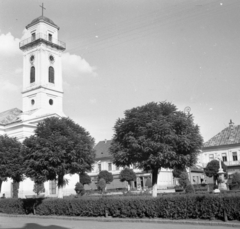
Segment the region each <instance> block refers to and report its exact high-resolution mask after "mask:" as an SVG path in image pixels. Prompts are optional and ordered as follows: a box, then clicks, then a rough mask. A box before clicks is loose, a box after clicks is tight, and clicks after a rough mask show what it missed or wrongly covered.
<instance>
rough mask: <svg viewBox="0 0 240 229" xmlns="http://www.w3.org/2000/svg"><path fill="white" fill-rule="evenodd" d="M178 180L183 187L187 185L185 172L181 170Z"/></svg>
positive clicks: (187, 180)
mask: <svg viewBox="0 0 240 229" xmlns="http://www.w3.org/2000/svg"><path fill="white" fill-rule="evenodd" d="M178 182H179V184H180V186H182V187H183V188H184V189H185V188H186V187H187V185H189V184H190V181H189V179H188V174H187V172H182V173H181V174H180V178H179V181H178Z"/></svg>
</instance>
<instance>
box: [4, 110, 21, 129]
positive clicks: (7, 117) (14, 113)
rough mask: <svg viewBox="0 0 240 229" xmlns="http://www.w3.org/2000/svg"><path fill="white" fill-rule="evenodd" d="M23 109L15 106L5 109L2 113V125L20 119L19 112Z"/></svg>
mask: <svg viewBox="0 0 240 229" xmlns="http://www.w3.org/2000/svg"><path fill="white" fill-rule="evenodd" d="M21 113H22V111H21V110H19V109H18V108H13V109H10V110H7V111H3V112H1V113H0V125H7V124H10V123H13V122H16V121H18V120H19V114H21Z"/></svg>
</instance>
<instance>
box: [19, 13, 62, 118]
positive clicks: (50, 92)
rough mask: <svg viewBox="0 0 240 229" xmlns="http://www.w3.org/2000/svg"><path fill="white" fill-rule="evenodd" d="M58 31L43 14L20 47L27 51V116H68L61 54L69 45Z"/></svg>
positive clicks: (24, 92) (25, 69)
mask: <svg viewBox="0 0 240 229" xmlns="http://www.w3.org/2000/svg"><path fill="white" fill-rule="evenodd" d="M58 31H59V27H58V26H57V25H56V24H55V23H54V22H53V21H52V20H51V19H49V18H47V17H45V16H43V13H42V16H40V17H38V18H36V19H34V20H33V21H32V22H31V23H30V24H28V25H27V26H26V33H25V35H24V38H23V39H22V40H21V42H20V44H19V47H20V49H21V50H22V51H23V90H22V103H23V105H22V111H23V114H27V113H36V115H37V116H44V115H49V114H58V115H59V116H65V115H64V113H63V105H62V104H63V88H62V64H61V55H62V53H63V51H64V50H65V49H66V45H65V43H64V42H61V41H59V40H58Z"/></svg>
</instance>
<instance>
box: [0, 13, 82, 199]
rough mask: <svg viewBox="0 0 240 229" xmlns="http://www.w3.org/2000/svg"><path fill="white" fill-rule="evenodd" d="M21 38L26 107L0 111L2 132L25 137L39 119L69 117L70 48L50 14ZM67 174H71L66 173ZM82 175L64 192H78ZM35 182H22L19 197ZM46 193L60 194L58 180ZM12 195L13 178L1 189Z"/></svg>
mask: <svg viewBox="0 0 240 229" xmlns="http://www.w3.org/2000/svg"><path fill="white" fill-rule="evenodd" d="M26 30H27V32H26V33H25V35H24V38H23V39H22V40H21V41H20V44H19V48H20V49H21V50H22V52H23V85H22V110H20V109H18V108H13V109H10V110H7V111H4V112H1V113H0V135H4V134H7V135H8V136H10V137H16V138H17V139H18V140H19V141H21V142H22V141H23V140H24V139H25V138H26V137H29V136H31V135H32V134H34V130H35V129H36V126H37V124H38V122H40V121H41V120H43V119H45V118H49V117H52V116H55V117H65V114H64V112H63V87H62V85H63V83H62V64H61V55H62V53H63V52H64V50H65V49H66V45H65V43H64V42H61V41H59V40H58V31H59V27H58V26H57V25H56V24H55V23H54V22H53V21H52V20H50V19H49V18H47V17H45V16H40V17H38V18H36V19H34V20H33V21H32V22H31V23H30V24H28V25H27V26H26ZM66 178H67V177H66ZM78 181H79V176H78V175H73V176H71V179H69V184H68V186H67V187H66V188H65V189H64V190H63V194H64V195H69V194H71V193H75V191H74V187H75V184H76V182H78ZM33 186H34V183H33V181H31V180H30V179H29V178H27V179H25V180H24V181H23V182H20V187H19V197H21V198H24V197H25V196H26V195H32V194H34V193H33ZM44 186H45V196H56V195H57V191H58V190H57V187H56V182H55V181H49V182H45V184H44ZM3 193H4V194H5V196H6V197H11V196H12V181H11V179H8V181H7V182H3V183H2V187H1V193H0V195H1V196H2V194H3Z"/></svg>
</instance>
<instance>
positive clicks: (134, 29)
mask: <svg viewBox="0 0 240 229" xmlns="http://www.w3.org/2000/svg"><path fill="white" fill-rule="evenodd" d="M214 4H215V3H208V4H204V7H205V8H206V6H207V7H208V10H204V11H201V9H199V8H204V7H203V6H201V7H197V8H196V9H192V8H190V9H189V8H188V9H187V10H186V9H184V10H181V11H177V12H175V13H174V14H171V15H169V14H168V15H166V16H164V17H163V16H160V17H158V18H157V19H155V20H154V21H151V22H150V23H149V21H148V22H146V23H140V24H139V25H135V24H130V25H129V26H127V27H126V28H123V30H118V31H117V32H118V34H114V33H115V31H113V32H112V33H106V34H105V37H103V38H102V39H98V40H97V41H94V42H91V41H90V42H89V43H88V44H80V45H74V46H73V47H72V48H70V49H69V50H78V49H80V50H84V49H85V51H86V48H93V47H96V46H99V45H105V44H106V42H108V43H109V42H112V43H113V42H115V41H117V44H113V45H111V44H109V45H107V47H104V48H109V47H112V46H116V45H119V44H123V43H125V42H128V41H132V40H135V39H139V38H143V37H145V36H149V35H152V34H155V33H159V32H161V30H160V29H159V28H160V27H161V28H162V27H164V26H167V27H168V26H170V25H173V24H174V25H177V24H178V23H179V22H182V21H183V20H187V19H192V18H196V17H198V16H199V15H203V14H209V13H213V12H214V13H216V12H219V11H222V10H223V9H222V7H218V8H216V7H215V8H214ZM234 4H235V3H232V4H228V5H227V6H230V5H234ZM224 9H225V8H224ZM189 13H190V14H189ZM145 15H146V14H145ZM182 15H184V16H182ZM172 16H174V17H173V19H172ZM176 16H177V17H178V18H176ZM169 17H170V18H169ZM156 26H158V27H157V30H154V31H152V30H153V28H155V27H156ZM146 32H148V33H147V34H146ZM140 33H141V34H143V35H141V36H137V35H139V34H140ZM126 34H128V35H130V36H131V37H128V38H127V37H125V41H123V42H119V41H120V40H121V39H122V37H123V36H124V35H126ZM134 36H137V37H134ZM104 48H101V49H95V50H92V51H88V52H87V53H91V52H96V51H99V50H102V49H104Z"/></svg>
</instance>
